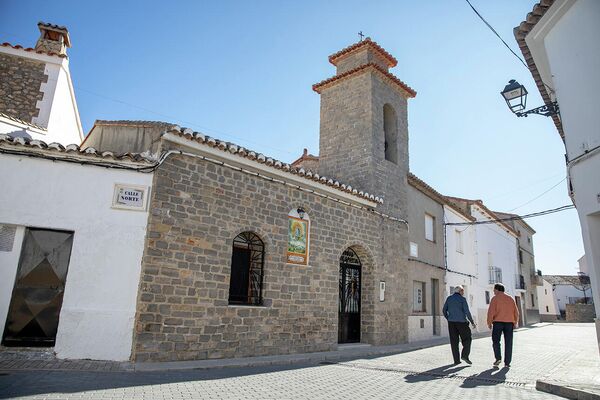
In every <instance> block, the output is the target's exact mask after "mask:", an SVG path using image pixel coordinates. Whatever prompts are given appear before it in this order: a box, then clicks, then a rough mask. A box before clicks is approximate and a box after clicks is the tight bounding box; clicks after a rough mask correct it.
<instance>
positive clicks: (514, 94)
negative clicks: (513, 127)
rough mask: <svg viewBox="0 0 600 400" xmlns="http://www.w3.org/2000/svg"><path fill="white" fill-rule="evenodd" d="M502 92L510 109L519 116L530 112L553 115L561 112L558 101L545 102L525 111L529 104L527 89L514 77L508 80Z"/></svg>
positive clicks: (525, 115)
mask: <svg viewBox="0 0 600 400" xmlns="http://www.w3.org/2000/svg"><path fill="white" fill-rule="evenodd" d="M500 94H501V95H502V97H503V98H504V100H505V101H506V105H508V108H510V111H512V112H513V113H515V115H516V116H517V117H527V116H528V115H529V114H538V115H544V116H546V117H551V116H553V115H557V114H558V112H559V109H558V103H557V102H556V101H554V102H552V103H548V104H544V105H543V106H541V107H537V108H533V109H531V110H529V111H523V110H525V106H526V104H527V89H525V86H523V85H521V84H520V83H519V82H517V81H516V80H514V79H511V80H510V81H508V85H506V86H505V87H504V90H502V92H500Z"/></svg>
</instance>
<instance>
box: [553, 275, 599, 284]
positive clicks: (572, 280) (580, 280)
mask: <svg viewBox="0 0 600 400" xmlns="http://www.w3.org/2000/svg"><path fill="white" fill-rule="evenodd" d="M542 279H544V280H545V281H546V282H548V283H549V284H551V285H575V286H582V285H589V284H590V277H589V276H587V275H542Z"/></svg>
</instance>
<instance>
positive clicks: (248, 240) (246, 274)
mask: <svg viewBox="0 0 600 400" xmlns="http://www.w3.org/2000/svg"><path fill="white" fill-rule="evenodd" d="M264 250H265V245H264V244H263V241H262V240H260V237H258V235H256V234H255V233H253V232H242V233H240V234H239V235H237V236H236V237H235V239H233V253H232V255H231V278H230V281H229V304H247V305H262V285H263V265H264V261H265V251H264Z"/></svg>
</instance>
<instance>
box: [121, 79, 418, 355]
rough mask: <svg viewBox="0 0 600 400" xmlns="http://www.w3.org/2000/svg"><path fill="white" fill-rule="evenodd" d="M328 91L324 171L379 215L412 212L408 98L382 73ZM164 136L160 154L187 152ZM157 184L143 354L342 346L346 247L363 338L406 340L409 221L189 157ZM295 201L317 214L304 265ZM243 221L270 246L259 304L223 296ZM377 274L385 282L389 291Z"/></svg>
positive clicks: (144, 288)
mask: <svg viewBox="0 0 600 400" xmlns="http://www.w3.org/2000/svg"><path fill="white" fill-rule="evenodd" d="M322 96H323V97H322V108H321V119H322V121H321V155H320V156H321V161H316V160H314V161H315V165H318V168H319V173H320V174H321V175H327V176H333V177H335V178H337V179H340V180H341V181H343V182H344V183H346V184H351V185H352V186H353V187H355V188H356V189H358V190H362V191H366V192H369V193H372V194H374V195H376V196H379V195H383V196H385V200H384V204H383V205H381V204H380V205H378V206H377V207H376V208H377V211H380V212H381V211H382V212H386V213H388V214H390V215H391V216H392V217H395V218H404V217H405V216H406V214H407V211H406V196H407V195H406V190H407V189H406V173H407V171H408V132H407V123H406V99H407V97H409V96H407V95H406V93H404V92H402V90H401V89H399V88H397V87H395V86H394V84H391V83H389V82H387V81H386V80H385V79H384V78H382V77H381V76H378V74H377V73H376V72H367V73H364V74H360V75H358V76H353V77H349V78H347V79H345V80H342V81H340V82H339V84H336V85H333V86H330V87H329V88H327V90H325V91H324V92H323V93H322ZM384 104H391V105H393V107H394V108H395V110H396V113H397V115H398V121H397V126H398V131H399V135H398V136H399V139H398V141H397V144H398V152H399V154H400V157H399V162H398V163H397V164H395V163H392V162H390V161H387V160H385V159H384V148H383V146H384V139H383V106H384ZM161 143H162V146H163V147H162V149H161V150H168V149H170V148H173V149H176V150H185V151H187V152H190V151H192V150H190V149H189V148H182V146H183V147H185V145H182V144H181V143H180V144H175V143H172V142H168V141H166V140H164V139H163V140H162V141H161ZM317 163H318V164H317ZM257 164H258V163H257ZM257 168H258V167H257ZM153 188H154V189H153V193H152V194H151V199H150V210H151V216H150V217H149V224H148V234H147V243H146V250H145V254H144V257H143V262H142V276H141V283H140V290H139V297H138V314H137V316H136V324H135V333H134V346H133V354H132V358H133V359H135V360H136V361H171V360H192V359H205V358H227V357H244V356H260V355H272V354H285V353H302V352H314V351H324V350H331V349H335V348H336V347H337V345H338V299H339V276H340V256H341V254H342V253H343V252H344V250H346V249H347V248H352V249H353V250H355V251H356V253H357V254H358V256H359V258H360V260H361V263H362V278H361V285H362V287H361V312H360V332H361V337H360V340H361V342H363V343H371V344H376V345H383V344H395V343H402V342H406V341H407V337H408V334H407V304H408V299H409V285H408V278H407V248H408V229H407V226H406V224H405V223H403V222H401V221H398V220H394V219H390V218H388V217H386V216H382V215H380V214H376V213H374V212H373V211H370V210H369V208H364V207H363V208H357V207H353V206H351V205H350V204H344V203H340V202H336V201H334V200H331V199H329V198H323V197H321V196H318V195H317V194H313V193H308V192H306V191H302V190H300V189H297V188H293V187H289V186H285V185H282V184H281V183H277V182H273V181H269V180H268V179H264V178H261V177H260V176H254V175H252V173H251V172H250V173H244V172H242V171H237V170H235V168H229V167H227V166H226V165H218V163H216V164H215V163H214V162H211V161H210V160H208V161H207V160H204V159H202V158H196V157H194V156H189V155H188V156H186V155H172V156H170V157H168V158H167V159H166V161H165V163H164V164H162V165H161V166H160V167H159V168H158V169H157V170H156V172H155V176H154V183H153ZM298 207H302V208H304V210H305V211H306V213H307V214H308V216H309V218H310V221H311V227H310V259H309V265H308V266H299V265H292V264H287V263H286V249H287V241H288V230H287V229H288V228H287V224H288V213H289V212H290V210H295V209H296V208H298ZM245 231H250V232H254V233H256V234H257V235H258V236H259V237H260V238H261V240H262V241H263V242H264V244H265V259H264V260H265V261H264V278H263V279H264V281H263V298H264V300H263V304H262V306H234V305H230V304H229V302H228V293H229V284H230V276H231V263H232V251H233V239H234V238H235V237H236V235H238V234H239V233H241V232H245ZM380 282H386V295H385V300H384V301H380V299H379V284H380Z"/></svg>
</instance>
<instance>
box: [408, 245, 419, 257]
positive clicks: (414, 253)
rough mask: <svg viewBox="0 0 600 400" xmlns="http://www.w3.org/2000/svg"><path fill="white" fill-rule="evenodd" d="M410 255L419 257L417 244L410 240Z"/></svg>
mask: <svg viewBox="0 0 600 400" xmlns="http://www.w3.org/2000/svg"><path fill="white" fill-rule="evenodd" d="M410 256H411V257H419V245H418V244H416V243H414V242H410Z"/></svg>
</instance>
